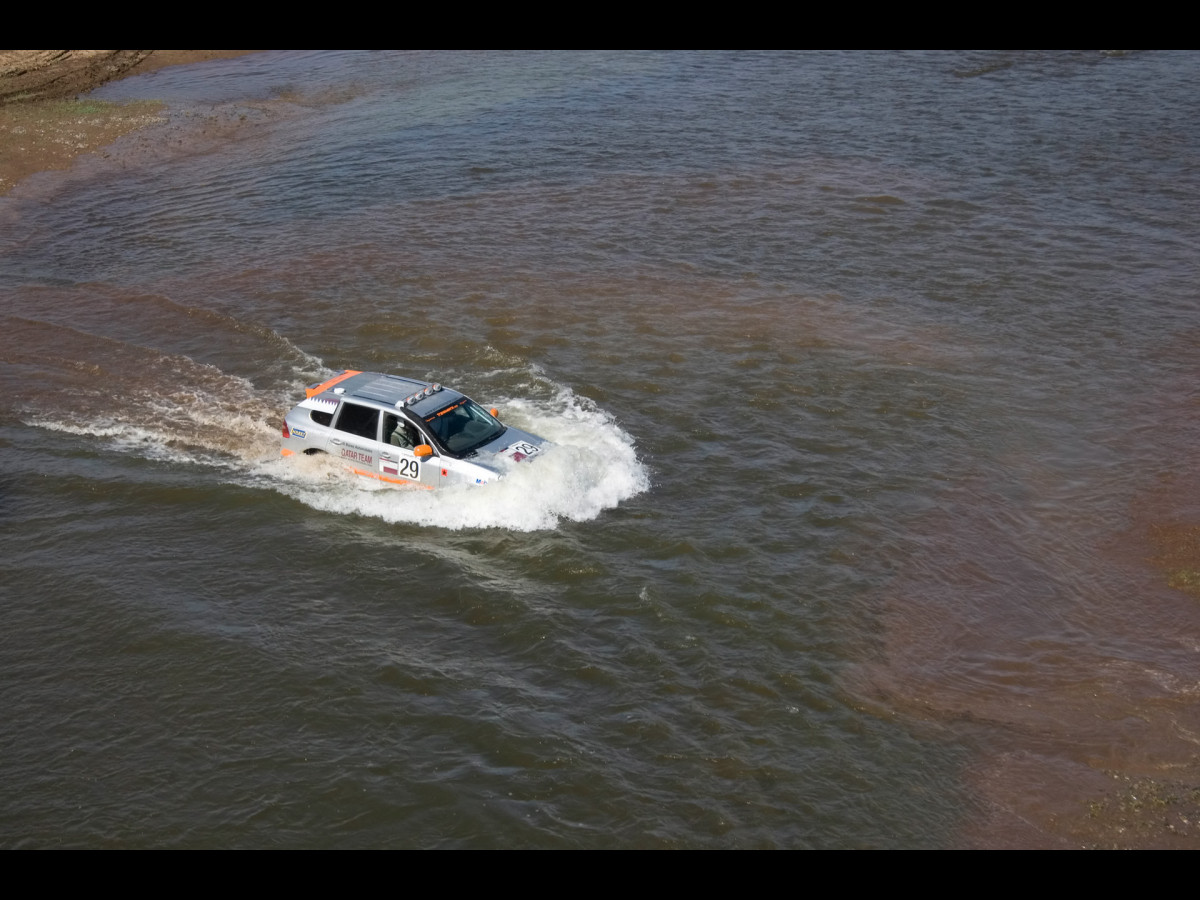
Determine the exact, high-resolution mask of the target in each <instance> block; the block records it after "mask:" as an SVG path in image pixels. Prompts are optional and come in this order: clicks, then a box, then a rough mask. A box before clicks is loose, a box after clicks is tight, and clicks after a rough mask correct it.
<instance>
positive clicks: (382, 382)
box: [305, 369, 464, 416]
mask: <svg viewBox="0 0 1200 900" xmlns="http://www.w3.org/2000/svg"><path fill="white" fill-rule="evenodd" d="M426 388H435V389H436V390H435V392H434V393H431V394H430V395H429V396H427V397H422V398H419V399H415V400H412V401H410V402H408V403H406V404H404V405H405V407H407V408H410V409H412V411H413V412H414V413H416V414H417V415H419V416H422V415H426V414H427V413H430V412H433V411H435V410H438V409H441V408H442V407H443V406H445V405H446V404H447V403H453V402H454V401H455V400H457V399H458V398H460V397H462V396H464V395H463V394H460V393H459V392H458V391H454V390H451V389H449V388H443V387H441V385H438V384H435V383H433V382H429V381H419V380H417V379H416V378H404V377H402V376H400V375H385V374H383V373H382V372H359V371H356V370H354V369H347V370H345V371H343V372H342V373H340V374H339V375H335V376H334V377H333V378H330V379H329V380H328V381H326V382H323V383H321V384H315V385H313V386H311V387H310V388H308V390H307V391H305V394H306V395H307V399H310V400H311V399H313V398H314V397H320V398H321V399H322V400H324V401H325V402H326V403H328V402H329V401H330V400H334V401H337V400H358V401H366V402H367V403H369V404H371V405H379V406H383V407H391V408H393V409H396V408H398V407H397V406H396V404H397V403H400V402H402V401H405V400H408V399H409V398H410V397H412V395H413V394H415V393H417V392H423V391H424V390H425V389H426Z"/></svg>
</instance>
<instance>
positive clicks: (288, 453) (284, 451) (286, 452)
mask: <svg viewBox="0 0 1200 900" xmlns="http://www.w3.org/2000/svg"><path fill="white" fill-rule="evenodd" d="M279 455H280V456H295V455H296V451H295V450H289V449H288V448H287V447H284V448H282V449H281V450H280V451H279Z"/></svg>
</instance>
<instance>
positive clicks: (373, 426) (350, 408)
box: [334, 403, 379, 441]
mask: <svg viewBox="0 0 1200 900" xmlns="http://www.w3.org/2000/svg"><path fill="white" fill-rule="evenodd" d="M334 428H336V429H337V430H338V431H345V432H346V433H347V434H355V435H358V436H359V437H364V438H367V439H368V440H371V441H373V440H375V438H376V435H378V434H379V410H377V409H371V407H369V406H359V405H358V404H357V403H343V404H342V410H341V412H339V413H338V418H337V425H335V426H334Z"/></svg>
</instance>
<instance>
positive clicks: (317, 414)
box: [308, 409, 333, 425]
mask: <svg viewBox="0 0 1200 900" xmlns="http://www.w3.org/2000/svg"><path fill="white" fill-rule="evenodd" d="M308 417H309V418H310V419H312V420H313V421H314V422H316V423H317V424H318V425H330V424H332V423H333V413H331V412H321V411H320V410H319V409H314V410H312V411H311V412H310V413H309V414H308Z"/></svg>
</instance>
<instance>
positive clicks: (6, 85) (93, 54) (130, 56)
mask: <svg viewBox="0 0 1200 900" xmlns="http://www.w3.org/2000/svg"><path fill="white" fill-rule="evenodd" d="M253 52H255V51H252V50H3V51H0V196H3V195H5V194H7V193H8V192H9V191H11V190H12V189H13V187H15V186H16V185H17V184H18V183H20V182H21V181H23V180H24V179H26V178H28V177H29V176H30V175H33V174H34V173H36V172H43V171H48V170H52V169H66V168H69V167H70V166H71V164H72V163H73V162H74V160H75V158H76V157H78V156H80V155H81V154H85V153H91V152H94V151H96V150H99V149H100V148H103V147H106V146H108V145H109V144H111V143H112V142H113V141H115V140H117V138H119V137H121V136H123V135H126V134H128V133H130V132H131V131H135V130H136V129H139V128H144V127H146V126H148V125H153V124H157V123H160V122H162V121H164V120H163V118H162V116H161V115H160V112H161V110H162V104H161V103H158V102H156V101H153V100H147V101H139V102H136V103H128V104H118V103H106V102H100V101H95V100H88V99H87V98H86V94H87V93H88V92H89V91H91V90H93V89H94V88H97V87H99V86H100V85H102V84H105V83H106V82H109V81H112V80H114V79H118V78H126V77H128V76H130V75H144V74H146V73H147V72H152V71H154V70H156V69H161V68H164V67H165V66H173V65H181V64H186V63H194V62H204V61H206V60H210V59H222V58H228V57H232V56H240V55H242V54H245V53H253Z"/></svg>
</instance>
